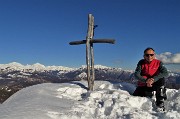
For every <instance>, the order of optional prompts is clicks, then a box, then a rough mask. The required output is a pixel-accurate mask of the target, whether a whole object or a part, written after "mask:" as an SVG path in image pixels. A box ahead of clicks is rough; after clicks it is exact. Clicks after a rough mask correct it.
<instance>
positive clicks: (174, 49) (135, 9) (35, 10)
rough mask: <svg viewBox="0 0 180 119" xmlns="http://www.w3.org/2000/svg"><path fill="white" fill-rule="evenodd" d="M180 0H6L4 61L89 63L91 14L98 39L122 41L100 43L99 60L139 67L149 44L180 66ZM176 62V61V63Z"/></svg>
mask: <svg viewBox="0 0 180 119" xmlns="http://www.w3.org/2000/svg"><path fill="white" fill-rule="evenodd" d="M179 6H180V1H179V0H0V64H6V63H10V62H19V63H21V64H34V63H37V62H38V63H41V64H44V65H47V66H48V65H60V66H68V67H80V66H81V65H85V64H86V62H85V45H78V46H71V45H69V42H71V41H76V40H84V39H85V38H86V34H87V22H88V14H90V13H91V14H93V16H94V17H95V24H97V25H98V27H97V28H96V29H95V36H94V38H114V39H115V40H116V44H114V45H112V44H94V51H95V52H94V54H95V56H94V57H95V64H101V65H105V66H111V67H119V68H122V69H132V70H134V69H135V67H136V64H137V62H138V61H139V60H140V59H141V58H143V51H144V49H145V48H146V47H153V48H154V49H155V50H156V54H157V55H158V56H159V58H161V59H162V60H163V61H164V62H165V63H168V65H166V66H167V67H168V69H170V70H179V71H180V65H179V63H180V47H179V44H180V7H179ZM172 63H173V64H172Z"/></svg>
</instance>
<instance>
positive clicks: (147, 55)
mask: <svg viewBox="0 0 180 119" xmlns="http://www.w3.org/2000/svg"><path fill="white" fill-rule="evenodd" d="M145 56H146V57H149V56H151V57H152V56H154V54H145Z"/></svg>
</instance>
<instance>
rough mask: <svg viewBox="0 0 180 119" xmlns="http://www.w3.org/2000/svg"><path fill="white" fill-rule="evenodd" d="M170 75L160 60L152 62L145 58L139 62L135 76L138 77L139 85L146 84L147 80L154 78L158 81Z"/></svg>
mask: <svg viewBox="0 0 180 119" xmlns="http://www.w3.org/2000/svg"><path fill="white" fill-rule="evenodd" d="M167 76H168V71H167V69H166V68H165V67H164V65H163V63H162V62H161V61H160V60H157V59H154V60H153V61H151V62H150V63H149V62H147V61H146V60H145V59H142V60H140V61H139V62H138V64H137V67H136V70H135V77H136V78H137V79H138V86H146V80H147V79H148V78H153V79H154V81H155V82H156V81H157V80H159V79H160V78H164V77H167Z"/></svg>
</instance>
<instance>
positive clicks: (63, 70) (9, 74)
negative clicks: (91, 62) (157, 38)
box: [0, 62, 180, 103]
mask: <svg viewBox="0 0 180 119" xmlns="http://www.w3.org/2000/svg"><path fill="white" fill-rule="evenodd" d="M133 73H134V71H131V70H123V69H121V68H112V67H107V66H102V65H95V80H106V81H113V82H128V83H133V84H136V82H137V80H136V79H135V78H134V75H133ZM86 78H87V75H86V66H85V65H83V66H81V67H79V68H69V67H64V66H44V65H42V64H40V63H36V64H33V65H22V64H20V63H17V62H12V63H9V64H0V103H3V102H4V101H5V100H6V99H7V98H8V97H10V96H11V95H12V94H14V93H15V92H17V91H19V90H21V89H22V88H25V87H27V86H32V85H36V84H40V83H63V82H69V81H80V80H86ZM166 85H167V87H168V88H174V89H179V88H180V72H171V71H169V77H168V78H167V79H166Z"/></svg>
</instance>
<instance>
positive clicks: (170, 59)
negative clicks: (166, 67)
mask: <svg viewBox="0 0 180 119" xmlns="http://www.w3.org/2000/svg"><path fill="white" fill-rule="evenodd" d="M156 58H157V59H159V60H161V61H162V62H164V63H166V64H180V53H176V54H172V53H171V52H165V53H161V54H159V55H156Z"/></svg>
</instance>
